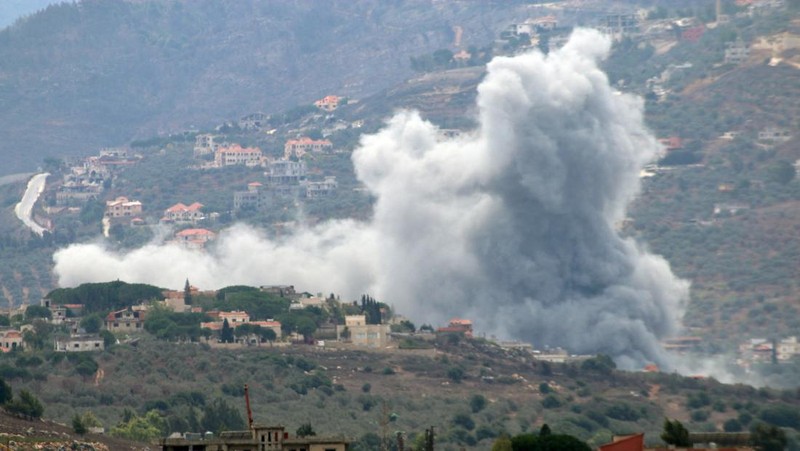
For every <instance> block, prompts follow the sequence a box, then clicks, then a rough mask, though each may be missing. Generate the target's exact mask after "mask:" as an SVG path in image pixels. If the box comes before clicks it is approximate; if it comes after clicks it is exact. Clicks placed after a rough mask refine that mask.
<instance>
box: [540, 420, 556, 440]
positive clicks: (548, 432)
mask: <svg viewBox="0 0 800 451" xmlns="http://www.w3.org/2000/svg"><path fill="white" fill-rule="evenodd" d="M552 433H553V432H552V431H551V430H550V426H548V425H547V423H545V424H543V425H542V427H541V428H540V429H539V437H544V436H547V435H551V434H552Z"/></svg>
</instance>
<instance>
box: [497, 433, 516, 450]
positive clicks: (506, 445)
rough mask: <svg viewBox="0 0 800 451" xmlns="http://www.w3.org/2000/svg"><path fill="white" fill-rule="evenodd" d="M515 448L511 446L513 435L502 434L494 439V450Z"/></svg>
mask: <svg viewBox="0 0 800 451" xmlns="http://www.w3.org/2000/svg"><path fill="white" fill-rule="evenodd" d="M513 450H514V448H512V446H511V437H509V436H507V435H501V436H500V437H498V438H497V440H495V441H494V444H493V445H492V451H513Z"/></svg>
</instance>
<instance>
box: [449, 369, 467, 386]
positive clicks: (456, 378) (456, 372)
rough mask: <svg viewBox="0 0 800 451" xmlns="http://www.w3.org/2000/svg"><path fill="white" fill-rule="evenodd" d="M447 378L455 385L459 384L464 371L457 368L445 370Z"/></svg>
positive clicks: (462, 378)
mask: <svg viewBox="0 0 800 451" xmlns="http://www.w3.org/2000/svg"><path fill="white" fill-rule="evenodd" d="M447 377H449V378H450V380H451V381H453V382H455V383H456V384H460V383H461V381H462V380H464V370H462V369H461V368H459V367H457V366H453V367H450V369H449V370H447Z"/></svg>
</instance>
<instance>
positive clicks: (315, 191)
mask: <svg viewBox="0 0 800 451" xmlns="http://www.w3.org/2000/svg"><path fill="white" fill-rule="evenodd" d="M303 185H304V186H305V191H306V192H305V194H306V197H307V198H309V199H315V198H317V197H324V196H329V195H330V194H332V193H334V192H336V189H337V188H338V187H339V183H338V182H336V177H335V176H332V175H329V176H327V177H325V180H322V181H317V182H311V181H306V182H305V183H304V184H303Z"/></svg>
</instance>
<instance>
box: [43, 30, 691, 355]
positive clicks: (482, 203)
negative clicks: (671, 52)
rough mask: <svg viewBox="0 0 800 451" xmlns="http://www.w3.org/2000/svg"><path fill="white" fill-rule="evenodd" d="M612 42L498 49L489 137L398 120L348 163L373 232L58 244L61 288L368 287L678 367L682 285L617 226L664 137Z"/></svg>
mask: <svg viewBox="0 0 800 451" xmlns="http://www.w3.org/2000/svg"><path fill="white" fill-rule="evenodd" d="M609 50H610V42H609V41H608V40H607V39H606V38H604V37H603V36H602V35H600V34H599V33H598V32H595V31H591V30H577V31H576V32H575V33H574V34H573V35H572V37H571V38H570V40H569V42H568V43H567V44H566V45H565V46H564V47H563V48H561V49H559V50H557V51H553V52H551V53H550V54H549V55H547V56H544V55H542V54H541V53H539V52H532V53H528V54H525V55H521V56H516V57H498V58H495V59H494V60H493V61H492V62H491V63H489V65H488V73H487V75H486V78H485V80H484V81H483V82H482V83H481V85H480V86H479V88H478V100H477V103H478V105H477V106H478V108H477V110H478V113H477V114H478V117H477V122H478V123H479V127H478V128H477V129H476V130H475V131H474V132H472V133H469V134H465V135H462V136H461V137H458V138H454V139H445V140H442V139H441V138H440V137H438V136H437V129H436V127H435V126H434V125H432V124H430V123H428V122H426V121H424V120H422V119H421V118H420V116H419V115H418V114H417V113H415V112H410V111H403V112H399V113H397V114H396V115H395V116H394V117H392V118H391V119H389V120H388V121H387V123H386V126H385V127H384V128H383V129H382V130H381V131H379V132H378V133H376V134H374V135H369V136H364V137H362V140H361V144H360V146H359V148H358V149H357V150H356V151H355V152H354V153H353V163H354V165H355V169H356V174H357V176H358V178H359V179H360V180H361V181H362V182H363V183H364V185H365V186H366V187H367V188H368V189H369V191H370V192H371V193H372V194H373V195H374V196H375V198H376V199H377V201H376V204H375V208H374V214H373V217H372V219H371V220H369V221H366V222H360V221H354V220H344V221H331V222H328V223H324V224H321V225H318V226H315V227H303V228H300V229H299V230H297V231H296V232H295V233H294V234H292V235H291V236H288V237H282V238H278V239H273V240H270V239H267V238H266V237H265V235H264V234H263V233H262V232H260V231H259V230H257V229H255V228H252V227H249V226H245V225H236V226H234V227H231V228H230V229H227V230H225V231H223V232H222V233H221V234H220V236H219V239H218V241H217V242H216V244H215V245H214V246H213V248H211V249H209V250H208V252H207V253H200V252H196V251H189V250H185V249H181V248H179V247H177V246H173V245H148V246H145V247H142V248H140V249H137V250H133V251H131V252H128V253H125V254H119V253H115V252H112V251H109V250H107V249H105V248H104V247H103V246H101V245H98V244H78V245H72V246H70V247H68V248H65V249H63V250H60V251H58V252H57V253H56V254H55V256H54V259H55V271H56V274H57V275H58V279H59V283H60V285H61V286H75V285H77V284H80V283H84V282H93V281H107V280H114V279H121V280H125V281H129V282H146V283H151V284H155V285H159V286H166V287H173V288H178V287H180V286H182V285H183V281H184V280H185V279H186V278H187V277H188V278H189V279H190V280H191V281H192V283H193V284H195V285H198V286H200V287H202V288H218V287H222V286H226V285H233V284H249V285H263V284H293V285H295V286H298V287H299V288H301V289H303V290H308V291H312V292H316V291H323V292H326V293H327V292H335V293H338V294H341V296H342V298H343V299H350V298H352V299H355V298H356V297H357V296H359V295H360V294H362V293H370V294H371V295H373V296H374V297H376V298H377V299H380V300H382V301H385V302H387V303H390V304H392V305H394V306H395V308H396V309H397V310H398V311H399V312H402V313H403V314H406V315H408V316H410V317H411V318H412V319H413V320H414V321H415V322H416V323H417V324H420V323H433V324H441V323H443V322H445V321H446V320H447V319H449V318H451V317H453V316H459V317H466V318H471V319H473V320H474V321H475V323H476V329H478V330H480V331H486V332H488V333H490V334H497V335H498V336H500V337H508V338H516V339H521V340H526V341H530V342H533V343H534V345H536V346H537V347H541V346H544V345H549V346H563V347H566V348H568V349H570V350H571V351H572V352H576V353H597V352H603V353H607V354H610V355H612V356H614V357H615V359H616V360H617V363H618V364H620V365H622V366H624V367H639V365H641V364H642V363H644V362H656V363H658V364H660V365H663V366H665V367H670V362H669V359H668V357H667V355H666V354H665V353H664V351H663V350H662V348H661V346H660V345H659V338H660V337H664V336H667V335H669V334H671V333H673V332H675V329H676V328H677V325H678V323H679V318H680V317H681V316H682V314H683V309H684V304H685V301H686V299H687V298H688V284H687V283H686V282H685V281H681V280H679V279H677V278H676V277H675V276H674V275H673V274H672V272H671V270H670V268H669V265H668V264H667V262H666V261H665V260H664V259H662V258H661V257H659V256H656V255H652V254H649V253H648V252H647V251H646V250H645V249H643V248H642V247H641V246H640V245H639V244H637V243H636V242H634V241H633V240H631V239H626V238H621V237H620V236H619V235H618V234H617V233H616V231H615V229H614V224H615V223H617V222H618V221H620V220H622V219H623V218H624V216H625V210H626V206H627V205H628V204H629V202H630V201H631V200H632V199H633V198H634V197H635V196H636V195H637V194H638V192H639V188H640V186H639V179H638V175H639V171H640V169H641V168H642V167H643V166H644V165H645V164H646V163H648V162H649V161H651V160H653V158H654V156H655V153H656V152H657V150H658V143H657V141H656V139H655V138H654V137H653V136H652V134H651V133H650V132H649V130H648V129H647V128H646V127H645V125H644V120H643V103H642V101H641V99H640V98H638V97H635V96H632V95H628V94H622V93H619V92H616V91H615V90H614V89H612V88H611V87H610V86H609V83H608V79H607V77H606V75H605V74H604V73H603V72H602V71H601V70H600V69H599V68H598V61H599V60H601V59H603V58H605V57H606V56H607V54H608V52H609Z"/></svg>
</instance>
